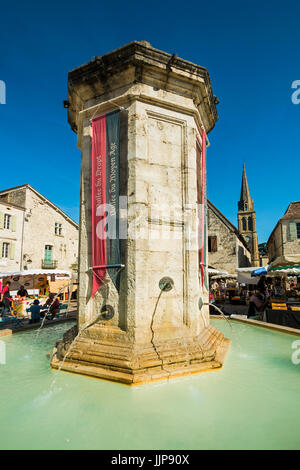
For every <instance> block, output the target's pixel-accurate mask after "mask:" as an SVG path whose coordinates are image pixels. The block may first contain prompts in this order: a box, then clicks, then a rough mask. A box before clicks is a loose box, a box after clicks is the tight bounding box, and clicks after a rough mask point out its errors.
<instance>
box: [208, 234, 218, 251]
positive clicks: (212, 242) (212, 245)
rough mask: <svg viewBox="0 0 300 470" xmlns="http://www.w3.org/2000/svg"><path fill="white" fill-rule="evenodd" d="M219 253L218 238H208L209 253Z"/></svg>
mask: <svg viewBox="0 0 300 470" xmlns="http://www.w3.org/2000/svg"><path fill="white" fill-rule="evenodd" d="M216 251H218V244H217V237H208V252H209V253H215V252H216Z"/></svg>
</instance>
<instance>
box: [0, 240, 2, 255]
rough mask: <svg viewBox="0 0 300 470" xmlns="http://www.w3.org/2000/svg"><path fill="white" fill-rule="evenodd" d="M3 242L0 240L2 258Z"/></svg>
mask: <svg viewBox="0 0 300 470" xmlns="http://www.w3.org/2000/svg"><path fill="white" fill-rule="evenodd" d="M2 250H3V242H0V258H2Z"/></svg>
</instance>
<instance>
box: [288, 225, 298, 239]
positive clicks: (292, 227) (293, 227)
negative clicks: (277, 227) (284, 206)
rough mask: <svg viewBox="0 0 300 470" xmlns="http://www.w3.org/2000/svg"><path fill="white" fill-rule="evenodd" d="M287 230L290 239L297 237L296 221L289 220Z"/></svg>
mask: <svg viewBox="0 0 300 470" xmlns="http://www.w3.org/2000/svg"><path fill="white" fill-rule="evenodd" d="M289 229H290V230H289V232H290V241H291V242H292V241H294V240H296V238H297V225H296V222H290V225H289Z"/></svg>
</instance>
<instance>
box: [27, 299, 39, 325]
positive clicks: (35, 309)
mask: <svg viewBox="0 0 300 470" xmlns="http://www.w3.org/2000/svg"><path fill="white" fill-rule="evenodd" d="M26 312H30V313H31V320H30V321H29V323H39V321H40V319H41V306H40V301H39V300H38V299H35V301H34V302H33V305H31V307H29V308H27V309H26Z"/></svg>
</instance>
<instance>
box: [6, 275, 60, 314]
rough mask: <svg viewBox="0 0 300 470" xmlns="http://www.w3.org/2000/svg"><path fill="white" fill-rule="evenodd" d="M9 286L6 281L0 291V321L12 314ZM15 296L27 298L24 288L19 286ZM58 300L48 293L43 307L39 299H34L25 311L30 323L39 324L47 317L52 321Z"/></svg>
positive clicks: (58, 304) (56, 310) (57, 307)
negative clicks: (28, 315)
mask: <svg viewBox="0 0 300 470" xmlns="http://www.w3.org/2000/svg"><path fill="white" fill-rule="evenodd" d="M10 285H11V282H10V281H7V282H6V284H5V286H4V287H3V289H2V291H1V299H0V300H1V306H2V309H1V318H2V320H3V319H4V318H5V317H7V316H8V315H11V313H12V303H13V298H12V296H11V294H10ZM17 296H18V297H21V298H24V299H26V298H28V297H29V296H28V292H27V290H26V289H25V287H24V286H20V289H19V290H18V292H17ZM59 306H60V300H59V298H58V297H57V296H56V295H55V294H54V293H50V294H49V297H48V299H47V300H46V302H45V303H44V304H43V305H40V301H39V299H35V300H34V301H33V304H32V305H31V306H30V307H28V308H27V309H26V311H27V312H28V313H30V316H31V318H30V323H38V322H40V320H41V318H44V317H45V315H47V318H49V319H51V320H53V319H54V318H55V316H56V315H57V314H58V312H59Z"/></svg>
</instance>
